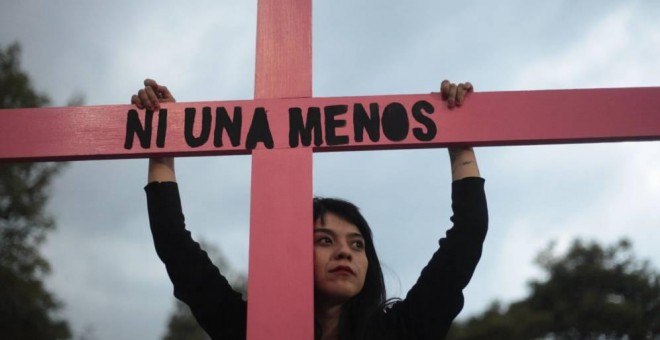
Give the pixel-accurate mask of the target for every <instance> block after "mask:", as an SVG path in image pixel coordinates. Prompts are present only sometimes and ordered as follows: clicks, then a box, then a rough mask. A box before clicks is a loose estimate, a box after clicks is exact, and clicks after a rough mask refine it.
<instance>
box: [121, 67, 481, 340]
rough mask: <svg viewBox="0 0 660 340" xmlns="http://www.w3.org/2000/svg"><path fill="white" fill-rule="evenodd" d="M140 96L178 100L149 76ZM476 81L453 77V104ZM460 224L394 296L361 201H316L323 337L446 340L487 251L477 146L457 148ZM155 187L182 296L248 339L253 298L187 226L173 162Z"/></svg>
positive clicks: (167, 254)
mask: <svg viewBox="0 0 660 340" xmlns="http://www.w3.org/2000/svg"><path fill="white" fill-rule="evenodd" d="M144 84H145V88H144V89H141V90H140V91H139V92H138V94H136V95H134V96H133V97H132V99H131V102H132V103H133V104H135V105H136V106H137V107H138V108H140V109H143V108H147V109H151V110H154V109H158V108H159V103H160V102H173V101H174V97H173V96H172V94H171V93H170V92H169V91H168V89H167V88H166V87H164V86H161V85H158V84H157V83H156V82H155V81H153V80H150V79H147V80H145V83H144ZM470 91H472V85H471V84H470V83H466V84H459V85H456V84H452V83H450V82H449V81H446V80H445V81H443V82H442V85H441V92H442V95H443V98H444V99H445V100H446V101H447V103H448V106H449V107H450V108H453V107H454V106H460V105H461V104H462V102H463V100H464V98H465V95H466V94H467V93H468V92H470ZM449 156H450V160H451V168H452V180H453V183H452V209H453V211H454V215H453V216H452V218H451V220H452V222H453V223H454V226H453V227H452V228H451V229H450V230H448V231H447V236H446V237H445V238H443V239H441V240H440V242H439V243H440V247H439V249H438V250H437V251H436V253H435V254H434V255H433V257H432V258H431V260H430V261H429V264H428V265H427V266H426V267H425V268H424V270H422V273H421V275H420V277H419V279H418V281H417V283H416V284H415V285H414V286H413V288H411V290H410V291H409V292H408V294H407V295H406V298H405V299H403V300H397V301H393V302H392V301H390V302H386V301H385V296H386V295H385V286H384V282H383V273H382V270H381V267H380V263H379V261H378V257H377V255H376V251H375V248H374V245H373V241H372V237H371V229H370V228H369V225H368V223H367V222H366V220H365V219H364V217H363V216H362V215H361V214H360V212H359V210H358V208H357V207H355V206H354V205H353V204H351V203H348V202H346V201H342V200H336V199H324V198H315V199H314V221H313V222H314V292H315V294H314V295H315V296H314V298H315V326H316V328H315V329H316V336H315V337H316V339H322V340H336V339H342V340H344V339H406V340H407V339H442V338H444V337H445V335H446V333H447V331H448V330H449V326H450V325H451V322H452V321H453V320H454V318H455V317H456V316H457V315H458V313H459V312H460V310H461V309H462V307H463V294H462V290H463V288H465V286H466V285H467V283H468V282H469V280H470V278H471V277H472V274H473V272H474V269H475V267H476V265H477V262H478V261H479V258H480V257H481V249H482V244H483V241H484V239H485V236H486V230H487V225H488V214H487V207H486V199H485V195H484V191H483V184H484V180H483V179H482V178H480V177H479V176H480V174H479V169H478V166H477V162H476V157H475V154H474V152H473V150H472V148H450V149H449ZM148 181H149V184H148V185H147V186H146V187H145V190H146V193H147V202H148V208H149V220H150V225H151V230H152V234H153V238H154V243H155V246H156V252H157V253H158V256H159V257H160V259H161V260H162V261H163V262H164V263H165V265H166V268H167V272H168V275H169V276H170V279H171V280H172V283H173V284H174V295H175V296H176V297H177V298H178V299H180V300H182V301H184V302H185V303H187V304H188V306H190V309H191V310H192V312H193V315H194V316H195V318H196V319H197V321H198V322H199V324H200V325H201V326H202V328H204V330H205V331H206V332H207V333H208V334H209V335H210V336H211V337H212V338H214V339H245V326H246V311H247V306H246V302H245V301H243V300H242V299H241V295H240V294H239V293H237V292H235V291H233V290H232V289H231V287H230V286H229V284H228V282H227V280H226V279H225V278H224V277H223V276H222V275H221V273H220V272H219V270H218V269H217V268H216V267H215V266H214V265H213V264H212V263H211V261H210V260H209V258H208V256H207V254H206V253H205V252H204V251H203V250H202V249H201V248H200V247H199V244H197V243H196V242H195V241H194V240H193V239H192V238H191V236H190V232H188V231H187V230H186V229H185V224H184V217H183V213H182V211H181V202H180V198H179V193H178V187H177V184H176V178H175V172H174V160H173V159H172V158H157V159H156V158H155V159H151V160H150V161H149V176H148Z"/></svg>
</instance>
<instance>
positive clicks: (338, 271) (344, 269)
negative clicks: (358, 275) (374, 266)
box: [330, 266, 355, 275]
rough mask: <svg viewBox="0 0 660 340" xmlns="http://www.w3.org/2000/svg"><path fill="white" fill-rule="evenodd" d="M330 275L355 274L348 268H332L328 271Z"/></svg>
mask: <svg viewBox="0 0 660 340" xmlns="http://www.w3.org/2000/svg"><path fill="white" fill-rule="evenodd" d="M330 273H347V274H351V275H355V272H354V271H353V269H351V267H349V266H337V267H334V268H332V269H330Z"/></svg>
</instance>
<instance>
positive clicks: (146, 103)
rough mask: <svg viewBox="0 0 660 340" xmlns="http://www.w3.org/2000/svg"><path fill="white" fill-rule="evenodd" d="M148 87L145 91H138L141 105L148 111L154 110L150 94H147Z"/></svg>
mask: <svg viewBox="0 0 660 340" xmlns="http://www.w3.org/2000/svg"><path fill="white" fill-rule="evenodd" d="M146 89H148V87H145V88H144V89H141V90H140V91H138V94H137V95H138V98H139V99H140V103H142V106H143V107H145V108H147V110H153V109H154V107H153V104H152V103H151V99H150V98H149V94H148V93H147V90H146Z"/></svg>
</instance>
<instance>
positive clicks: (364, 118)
mask: <svg viewBox="0 0 660 340" xmlns="http://www.w3.org/2000/svg"><path fill="white" fill-rule="evenodd" d="M369 112H370V115H367V111H366V110H365V109H364V107H363V106H362V104H360V103H356V104H355V105H354V106H353V131H354V134H355V141H356V142H362V140H364V138H363V134H364V131H367V134H368V135H369V139H370V140H371V141H372V142H378V141H379V140H380V112H379V110H378V103H371V104H369Z"/></svg>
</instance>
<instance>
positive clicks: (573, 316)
mask: <svg viewBox="0 0 660 340" xmlns="http://www.w3.org/2000/svg"><path fill="white" fill-rule="evenodd" d="M553 248H554V247H553V245H552V244H551V245H550V246H549V247H548V248H547V249H546V250H544V251H542V252H541V253H540V254H539V256H538V257H537V259H536V263H537V264H538V265H539V266H540V267H541V268H542V269H543V270H544V271H545V273H546V275H547V278H545V279H544V280H533V281H531V282H530V284H529V286H530V294H529V296H528V297H526V298H524V299H523V300H521V301H517V302H514V303H512V304H511V305H509V306H508V308H503V307H502V306H501V305H500V304H499V303H497V302H496V303H494V304H492V305H491V306H490V307H489V308H488V309H487V310H486V311H485V312H483V313H482V314H481V315H478V316H475V317H473V318H471V319H469V320H467V321H465V322H462V323H461V322H457V323H456V324H455V325H454V326H453V328H452V331H451V332H450V336H449V337H448V339H660V274H659V273H658V272H657V271H656V270H654V269H653V268H652V267H651V265H650V264H649V262H648V261H641V260H639V259H637V258H636V257H635V256H634V253H633V251H632V246H631V244H630V242H629V241H627V240H621V241H619V242H618V243H616V244H614V245H611V246H608V247H602V246H600V245H599V244H597V243H594V242H592V243H583V242H582V241H580V240H576V241H574V243H573V244H572V246H571V248H570V249H569V250H568V251H567V253H566V254H565V255H563V256H556V255H555V254H554V251H553Z"/></svg>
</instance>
